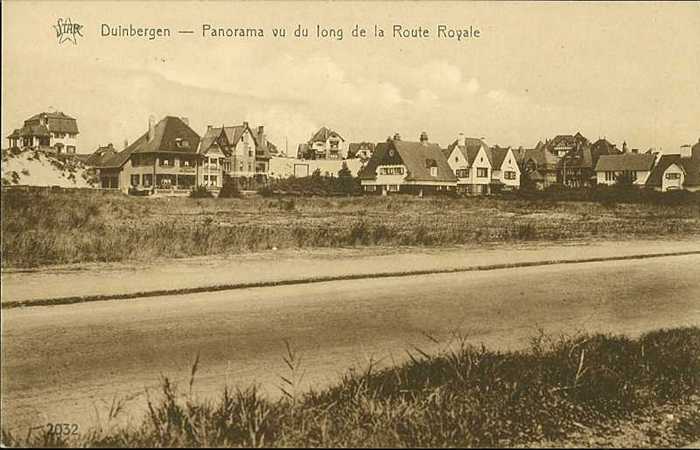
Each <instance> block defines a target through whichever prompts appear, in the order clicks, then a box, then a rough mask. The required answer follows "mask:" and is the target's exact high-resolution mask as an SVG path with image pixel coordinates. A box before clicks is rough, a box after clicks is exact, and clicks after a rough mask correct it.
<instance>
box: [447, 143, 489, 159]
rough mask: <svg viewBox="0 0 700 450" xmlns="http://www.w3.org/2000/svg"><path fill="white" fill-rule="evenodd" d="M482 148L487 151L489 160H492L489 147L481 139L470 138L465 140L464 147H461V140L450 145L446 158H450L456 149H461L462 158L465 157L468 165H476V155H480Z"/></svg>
mask: <svg viewBox="0 0 700 450" xmlns="http://www.w3.org/2000/svg"><path fill="white" fill-rule="evenodd" d="M482 146H483V147H484V148H485V149H486V156H488V157H489V159H491V155H490V152H489V151H488V148H489V147H488V146H487V145H486V144H485V143H484V141H482V140H481V139H477V138H470V137H465V138H464V145H461V144H460V143H459V140H455V141H454V142H453V143H451V144H450V145H448V146H447V152H446V157H449V155H451V154H452V151H453V150H454V149H455V147H456V148H458V149H459V151H460V153H462V157H464V159H465V160H466V161H467V164H468V165H469V166H471V165H473V164H474V160H475V159H476V155H477V154H478V153H479V150H480V149H481V147H482Z"/></svg>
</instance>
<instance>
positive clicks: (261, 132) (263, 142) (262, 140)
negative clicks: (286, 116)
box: [258, 125, 267, 148]
mask: <svg viewBox="0 0 700 450" xmlns="http://www.w3.org/2000/svg"><path fill="white" fill-rule="evenodd" d="M258 145H260V147H262V148H265V147H267V138H266V137H265V127H264V126H262V125H260V126H259V127H258Z"/></svg>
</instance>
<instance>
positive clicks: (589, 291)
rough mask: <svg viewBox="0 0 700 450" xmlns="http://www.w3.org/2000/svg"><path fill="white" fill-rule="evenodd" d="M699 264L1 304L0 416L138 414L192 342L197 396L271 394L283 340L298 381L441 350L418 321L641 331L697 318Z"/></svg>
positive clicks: (500, 332) (467, 328)
mask: <svg viewBox="0 0 700 450" xmlns="http://www.w3.org/2000/svg"><path fill="white" fill-rule="evenodd" d="M686 247H687V246H686ZM512 257H513V258H517V257H518V256H517V255H516V254H513V256H512ZM699 264H700V255H686V256H675V257H660V258H653V259H642V260H625V261H611V262H596V263H583V264H567V265H550V266H541V267H529V268H518V269H500V270H493V271H483V272H465V273H453V274H436V275H423V276H414V277H400V278H399V277H395V278H382V279H369V280H353V281H334V282H324V283H315V284H301V285H295V286H287V287H267V288H256V289H241V290H235V291H224V292H214V293H205V294H196V295H182V296H170V297H152V298H145V299H136V300H118V301H103V302H95V303H83V304H74V305H62V306H35V307H27V308H15V309H7V310H3V314H2V320H3V330H2V338H3V347H2V357H3V364H2V377H3V383H2V419H3V424H4V425H5V426H8V427H9V428H10V429H12V430H18V431H19V430H22V432H24V430H26V427H28V426H30V425H41V424H45V423H47V422H62V423H77V424H79V425H80V427H81V428H82V429H87V428H89V427H90V426H92V425H94V424H95V423H97V422H101V423H103V424H104V417H105V411H106V409H107V408H108V406H109V403H110V402H111V401H112V399H114V398H129V400H128V402H127V403H126V406H127V409H126V414H125V415H124V416H123V418H124V419H125V418H126V417H127V416H130V417H132V419H133V420H136V419H138V418H139V416H140V414H142V413H143V412H144V410H145V405H146V395H145V392H146V390H149V392H150V395H151V396H154V395H155V393H154V389H156V387H157V385H158V380H159V377H160V376H161V375H167V376H170V377H171V378H173V379H175V380H176V381H177V382H179V383H180V386H182V388H183V390H186V388H187V380H188V378H189V370H190V365H191V363H192V361H193V360H194V358H195V355H196V354H197V353H199V354H200V355H201V361H200V372H199V374H198V376H197V380H196V383H195V395H196V396H198V397H200V398H206V397H210V396H212V395H215V394H216V393H218V392H220V389H221V388H222V387H223V386H224V384H229V385H234V386H235V385H238V386H242V387H246V386H249V385H250V384H251V383H258V384H259V385H260V386H261V387H262V388H263V389H264V390H265V391H266V392H267V393H268V394H269V395H279V390H278V389H277V386H279V385H280V378H279V376H280V375H289V374H288V371H287V370H285V367H284V363H283V361H282V357H283V355H284V354H285V344H284V342H285V341H288V342H290V344H291V346H292V347H293V348H294V349H296V350H297V351H299V352H300V353H301V355H302V368H303V371H304V373H305V375H304V377H303V379H302V382H301V383H300V384H299V389H308V388H309V387H314V388H319V387H322V386H324V385H327V384H329V383H332V382H334V381H336V380H337V379H338V376H339V375H340V374H342V373H343V372H344V371H346V370H347V369H348V368H350V367H360V368H362V367H366V365H367V364H368V362H369V361H370V360H373V361H378V362H379V365H380V366H383V365H391V364H394V363H399V362H401V361H404V360H405V359H406V358H407V356H406V355H407V354H406V351H407V350H412V349H413V347H414V346H418V347H420V348H421V349H424V350H435V348H436V346H435V344H432V343H431V341H430V339H428V338H427V337H426V336H425V334H429V335H431V336H434V337H436V338H438V339H440V340H442V341H443V342H444V343H446V342H448V341H449V339H450V336H451V335H452V334H453V333H454V332H457V333H459V334H462V335H465V336H466V337H467V339H468V340H469V342H473V343H482V342H483V343H485V344H486V345H487V346H489V347H492V348H501V349H511V348H518V347H521V346H523V345H526V344H527V341H528V338H529V337H532V336H534V335H536V334H537V332H538V329H540V328H541V329H543V330H544V331H546V332H548V333H554V334H558V333H567V334H573V333H576V332H580V331H588V332H613V333H626V334H630V335H636V334H639V333H642V332H645V331H649V330H653V329H658V328H661V327H672V326H683V325H699V324H700V300H699V299H700V278H699V277H698V270H697V267H698V265H699ZM443 345H444V344H443Z"/></svg>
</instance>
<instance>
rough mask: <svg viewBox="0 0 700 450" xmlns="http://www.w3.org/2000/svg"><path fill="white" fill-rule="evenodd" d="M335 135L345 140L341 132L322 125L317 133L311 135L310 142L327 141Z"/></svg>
mask: <svg viewBox="0 0 700 450" xmlns="http://www.w3.org/2000/svg"><path fill="white" fill-rule="evenodd" d="M333 136H336V137H339V138H340V140H341V141H345V139H343V137H342V136H341V135H340V134H338V133H337V132H335V131H333V130H331V129H330V128H326V127H321V129H319V130H318V131H317V132H316V133H314V135H313V136H312V137H311V139H310V140H309V142H310V143H311V142H317V141H321V142H326V141H327V140H328V138H329V137H333Z"/></svg>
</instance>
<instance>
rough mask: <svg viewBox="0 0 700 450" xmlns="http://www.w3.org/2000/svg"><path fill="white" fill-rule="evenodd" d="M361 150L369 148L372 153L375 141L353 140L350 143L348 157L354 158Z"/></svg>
mask: <svg viewBox="0 0 700 450" xmlns="http://www.w3.org/2000/svg"><path fill="white" fill-rule="evenodd" d="M361 150H368V151H369V152H370V153H371V152H373V151H374V143H372V142H353V143H351V144H350V145H348V158H354V157H355V155H357V153H358V152H359V151H361Z"/></svg>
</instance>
